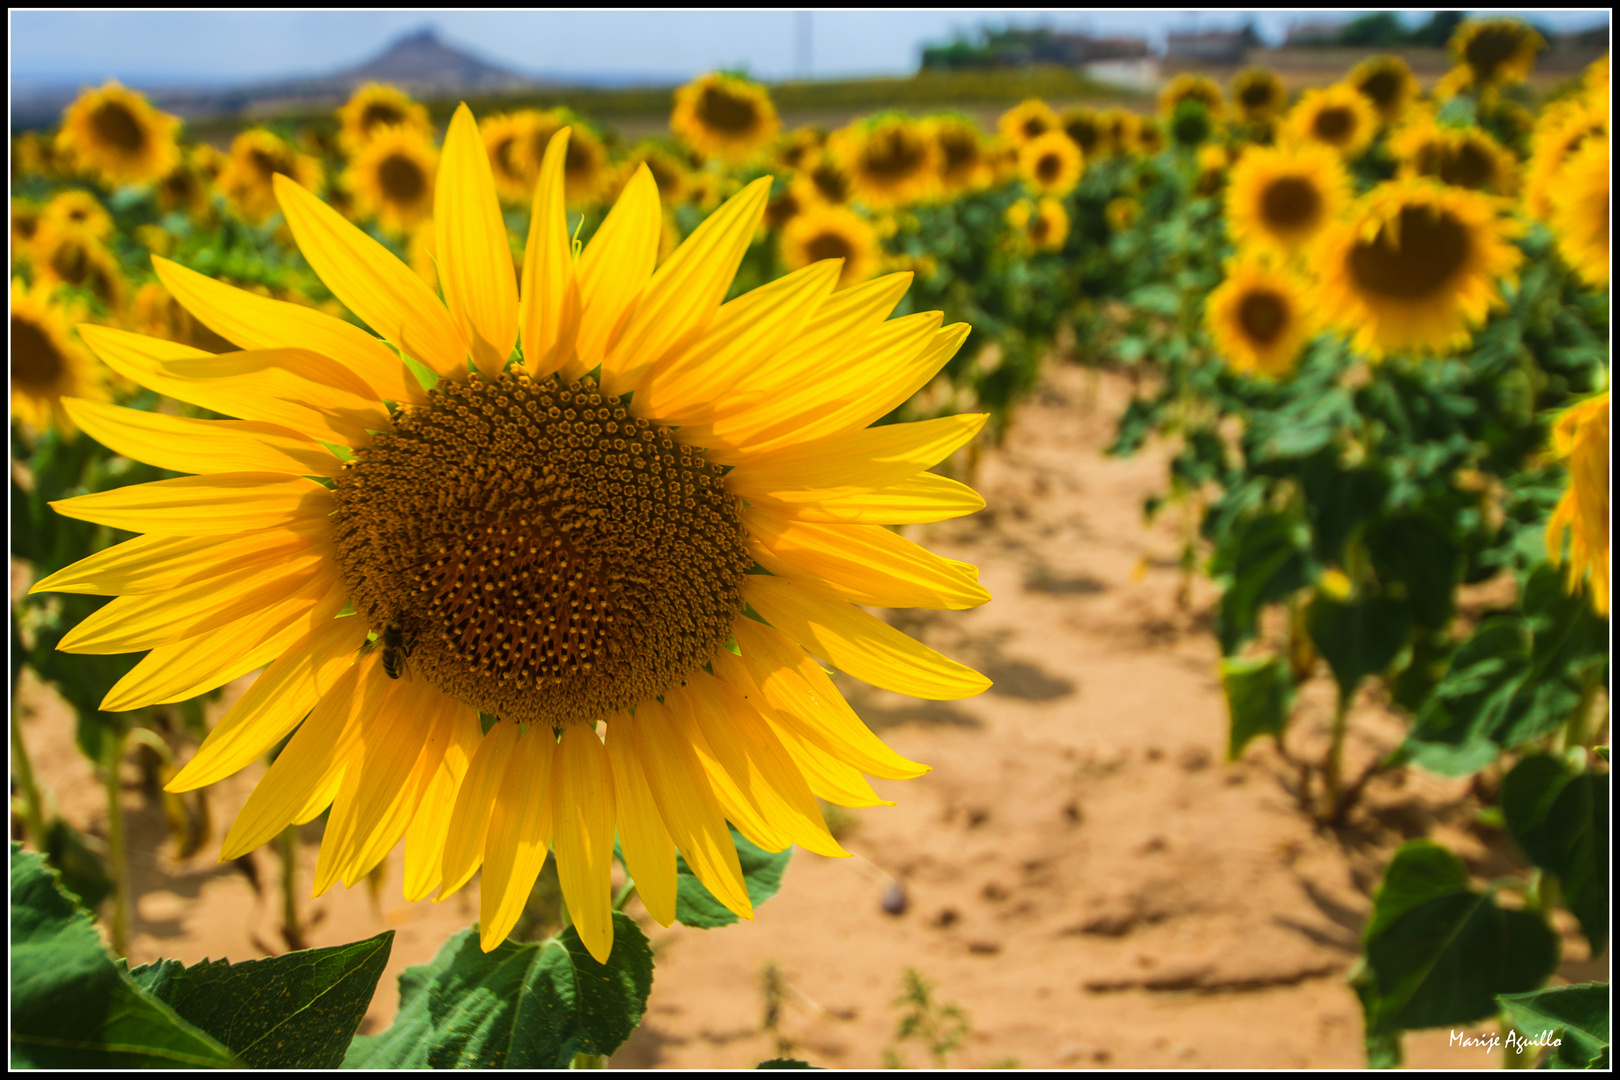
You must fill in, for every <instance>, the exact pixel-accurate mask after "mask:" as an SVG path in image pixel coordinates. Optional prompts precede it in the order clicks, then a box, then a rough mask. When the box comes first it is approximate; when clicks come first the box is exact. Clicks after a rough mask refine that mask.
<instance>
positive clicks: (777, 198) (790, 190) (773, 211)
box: [765, 184, 820, 229]
mask: <svg viewBox="0 0 1620 1080" xmlns="http://www.w3.org/2000/svg"><path fill="white" fill-rule="evenodd" d="M816 205H820V204H816ZM807 209H808V207H807V206H806V204H805V202H804V200H803V199H802V198H801V197H800V196H799V195H798V194H796V193H795V192H794V185H792V184H788V185H786V186H785V187H783V188H782V189H781V191H779V192H778V193H777V194H776V195H774V196H772V197H771V199H770V201H769V202H767V203H766V204H765V224H766V225H768V226H770V227H771V228H773V229H780V228H782V227H784V226H785V225H787V223H788V222H790V221H792V220H793V219H794V218H796V217H798V216H799V215H800V214H802V213H804V212H805V210H807Z"/></svg>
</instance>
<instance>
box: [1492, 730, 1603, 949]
mask: <svg viewBox="0 0 1620 1080" xmlns="http://www.w3.org/2000/svg"><path fill="white" fill-rule="evenodd" d="M1502 816H1503V818H1504V819H1505V820H1506V822H1507V828H1508V832H1510V833H1511V834H1512V835H1513V839H1514V840H1515V841H1516V842H1517V843H1518V845H1519V847H1520V848H1522V849H1523V850H1524V853H1525V855H1527V856H1528V857H1529V858H1530V861H1531V862H1533V863H1535V864H1536V865H1537V866H1539V867H1541V868H1542V869H1543V870H1546V871H1548V872H1549V873H1553V874H1556V875H1558V880H1559V882H1560V883H1561V884H1562V885H1563V893H1564V903H1565V904H1566V905H1568V907H1569V910H1570V911H1571V912H1573V913H1574V915H1575V918H1576V919H1578V920H1580V924H1581V931H1582V932H1583V933H1584V934H1585V935H1586V940H1587V941H1588V942H1589V943H1590V944H1591V946H1592V955H1594V956H1597V955H1598V954H1600V953H1602V952H1603V946H1604V943H1605V942H1607V941H1608V939H1609V777H1608V775H1607V774H1602V775H1599V774H1597V773H1590V772H1584V773H1577V772H1576V771H1575V770H1573V769H1570V768H1568V767H1567V766H1565V764H1564V763H1563V762H1562V761H1559V760H1558V759H1557V758H1554V757H1548V756H1546V755H1544V754H1535V755H1531V756H1530V757H1526V758H1525V759H1524V760H1522V761H1520V762H1519V763H1518V764H1517V765H1515V766H1514V767H1513V771H1512V772H1510V773H1508V775H1507V778H1506V779H1505V780H1504V781H1503V782H1502Z"/></svg>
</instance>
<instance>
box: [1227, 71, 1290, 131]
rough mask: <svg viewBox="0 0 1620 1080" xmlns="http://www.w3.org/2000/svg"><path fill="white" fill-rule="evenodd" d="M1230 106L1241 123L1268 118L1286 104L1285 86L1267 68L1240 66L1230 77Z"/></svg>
mask: <svg viewBox="0 0 1620 1080" xmlns="http://www.w3.org/2000/svg"><path fill="white" fill-rule="evenodd" d="M1231 92H1232V105H1233V107H1234V108H1235V109H1236V111H1237V114H1238V119H1240V120H1242V121H1244V122H1245V123H1250V124H1252V123H1256V122H1257V121H1261V120H1269V119H1271V118H1272V117H1273V116H1276V115H1278V114H1279V113H1281V112H1282V111H1283V109H1284V108H1285V107H1286V106H1287V105H1288V88H1287V87H1285V86H1283V81H1282V80H1281V79H1280V78H1278V77H1277V73H1276V72H1275V71H1272V70H1271V69H1270V68H1263V67H1249V68H1244V69H1243V70H1242V71H1240V72H1238V73H1237V74H1236V75H1234V76H1232V91H1231Z"/></svg>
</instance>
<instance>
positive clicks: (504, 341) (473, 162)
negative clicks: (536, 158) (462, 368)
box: [433, 102, 518, 377]
mask: <svg viewBox="0 0 1620 1080" xmlns="http://www.w3.org/2000/svg"><path fill="white" fill-rule="evenodd" d="M437 184H438V186H437V188H436V189H435V191H434V195H433V229H434V244H435V248H434V250H435V253H436V254H437V255H438V270H439V286H440V287H441V288H442V289H443V290H444V302H445V304H446V305H447V306H448V307H449V308H450V316H451V318H453V319H454V320H455V321H456V325H457V326H458V327H459V328H460V330H461V335H462V337H463V338H465V339H466V340H467V341H470V342H471V343H472V354H473V363H475V364H477V365H478V370H479V371H482V372H483V373H484V374H485V375H488V376H491V377H494V376H496V375H499V374H500V373H501V371H502V369H504V368H505V367H506V358H507V357H508V356H510V355H511V353H512V346H513V344H514V343H516V341H517V299H518V295H517V279H516V277H515V276H514V275H513V273H512V249H511V248H510V247H509V246H508V245H507V242H506V222H505V221H504V220H503V219H502V217H501V205H500V202H499V200H497V198H496V197H495V175H494V174H493V173H492V172H490V169H489V154H487V153H486V152H485V151H484V140H483V138H482V137H481V136H480V135H479V134H478V125H477V123H476V122H474V120H473V115H472V111H471V110H470V109H468V108H467V105H466V103H465V102H463V103H462V104H461V106H460V107H459V108H457V109H456V113H455V115H454V116H452V117H451V118H450V129H449V130H448V131H446V132H445V135H444V152H443V153H442V154H441V155H440V157H439V178H438V181H437Z"/></svg>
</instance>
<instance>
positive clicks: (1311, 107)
mask: <svg viewBox="0 0 1620 1080" xmlns="http://www.w3.org/2000/svg"><path fill="white" fill-rule="evenodd" d="M1284 126H1285V129H1286V130H1287V133H1288V134H1289V135H1290V136H1291V137H1293V138H1294V139H1297V140H1299V141H1302V142H1308V143H1315V144H1317V145H1320V146H1327V147H1331V148H1332V149H1334V150H1337V151H1338V152H1339V153H1341V154H1343V155H1344V156H1345V157H1354V156H1355V155H1357V154H1359V153H1361V151H1362V150H1364V149H1366V147H1367V145H1368V144H1369V143H1371V142H1372V140H1373V136H1374V135H1376V134H1378V114H1377V113H1376V112H1374V111H1373V107H1372V103H1371V102H1369V101H1368V100H1367V99H1366V98H1365V97H1362V96H1361V92H1360V91H1358V90H1357V89H1356V88H1355V87H1353V86H1349V85H1347V84H1345V83H1335V84H1334V85H1332V86H1329V87H1324V88H1323V89H1320V90H1307V91H1305V94H1304V96H1303V97H1301V98H1300V99H1299V104H1297V105H1295V106H1294V107H1293V109H1291V110H1290V111H1289V113H1288V118H1287V120H1286V121H1285V125H1284Z"/></svg>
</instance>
